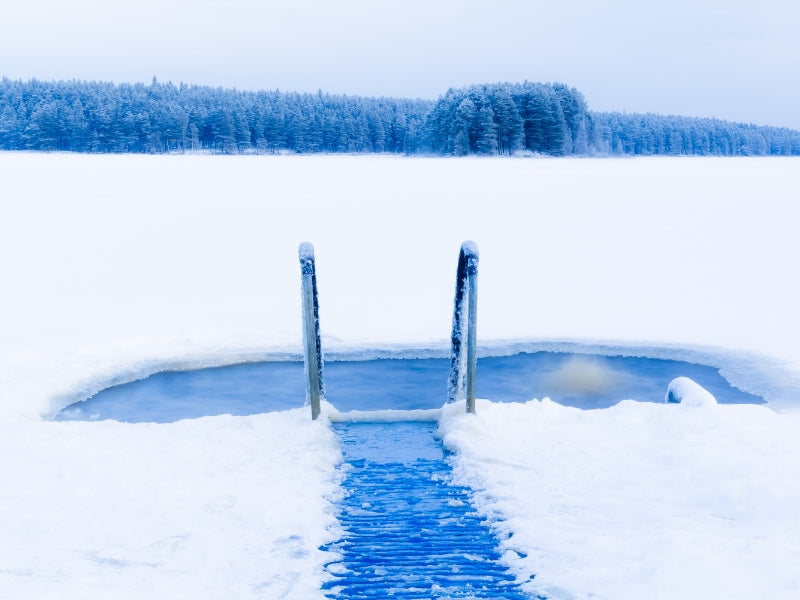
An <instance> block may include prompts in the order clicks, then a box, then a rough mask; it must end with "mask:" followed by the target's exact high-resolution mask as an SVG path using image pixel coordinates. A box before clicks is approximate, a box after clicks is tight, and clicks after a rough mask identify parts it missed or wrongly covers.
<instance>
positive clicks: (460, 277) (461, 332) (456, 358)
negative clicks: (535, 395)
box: [447, 241, 478, 413]
mask: <svg viewBox="0 0 800 600" xmlns="http://www.w3.org/2000/svg"><path fill="white" fill-rule="evenodd" d="M477 324H478V246H477V245H476V244H475V242H470V241H467V242H464V243H463V244H461V250H460V252H459V255H458V269H457V271H456V293H455V299H454V306H453V331H452V335H451V337H450V341H451V354H450V378H449V380H448V382H447V394H448V401H449V402H456V401H458V402H460V401H462V400H464V401H465V402H466V405H467V412H469V413H474V412H475V387H476V371H477Z"/></svg>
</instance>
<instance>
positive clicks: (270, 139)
mask: <svg viewBox="0 0 800 600" xmlns="http://www.w3.org/2000/svg"><path fill="white" fill-rule="evenodd" d="M0 149H3V150H40V151H56V150H58V151H72V152H95V153H120V152H123V153H125V152H131V153H167V152H184V151H206V152H214V153H227V154H236V153H275V152H295V153H316V152H349V153H353V152H356V153H384V152H386V153H397V154H443V155H467V154H485V155H496V154H501V155H511V154H517V153H520V152H532V153H538V154H545V155H554V156H566V155H587V154H593V155H609V154H616V155H717V156H739V155H742V156H764V155H800V132H798V131H795V130H791V129H786V128H776V127H765V126H756V125H750V124H741V123H731V122H727V121H721V120H717V119H700V118H692V117H681V116H662V115H653V114H646V115H643V114H629V113H600V112H592V111H590V110H589V109H588V105H587V102H586V101H585V99H584V98H583V95H582V94H581V93H580V92H579V91H578V90H576V89H574V88H570V87H568V86H566V85H564V84H559V83H553V84H550V83H547V84H544V83H529V82H525V83H517V84H509V83H502V84H484V85H474V86H469V87H465V88H460V89H450V90H448V91H447V92H446V93H445V94H444V95H443V96H441V97H440V98H439V99H438V100H437V101H436V102H433V101H431V100H422V99H406V98H385V97H381V98H370V97H361V96H345V95H332V94H327V93H323V92H321V91H320V92H317V93H315V94H307V93H306V94H300V93H294V92H281V91H278V90H273V91H259V92H249V91H239V90H235V89H223V88H212V87H206V86H190V85H186V84H183V83H181V84H180V85H177V86H176V85H174V84H172V83H159V82H158V81H156V80H155V79H154V80H153V82H152V83H151V84H149V85H146V84H142V83H136V84H127V83H123V84H113V83H104V82H86V81H74V80H73V81H37V80H30V81H18V80H10V79H7V78H3V79H2V81H0Z"/></svg>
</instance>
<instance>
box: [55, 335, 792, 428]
mask: <svg viewBox="0 0 800 600" xmlns="http://www.w3.org/2000/svg"><path fill="white" fill-rule="evenodd" d="M323 345H324V346H325V348H326V352H325V361H326V362H335V361H366V360H375V359H380V358H396V359H402V358H414V359H421V358H422V359H424V358H449V357H450V345H449V342H448V341H445V340H441V341H436V342H432V343H429V344H424V343H407V344H406V343H391V344H385V345H381V344H366V343H365V344H357V343H353V344H344V343H341V342H338V341H336V340H326V339H325V336H323ZM533 352H556V353H559V352H560V353H570V354H586V355H598V356H624V357H637V358H650V359H662V360H679V361H685V362H689V363H694V364H699V365H703V366H708V367H713V368H715V369H719V371H720V374H721V375H722V377H724V378H725V379H726V380H727V381H728V383H729V384H730V385H731V386H733V387H736V388H738V389H739V390H741V391H743V392H747V393H750V394H754V395H758V396H761V397H762V398H763V399H764V401H765V402H766V403H767V406H768V407H769V408H772V409H775V410H783V409H791V408H797V407H798V406H800V401H798V398H800V373H796V372H795V371H794V370H793V369H792V368H791V367H790V366H789V365H788V364H786V363H784V362H782V361H779V360H777V359H775V358H771V357H766V356H763V355H759V354H755V353H749V352H743V351H735V350H727V349H723V348H714V347H708V346H679V345H669V344H661V345H659V344H649V343H642V344H636V343H626V342H613V341H599V340H593V341H579V340H532V339H526V340H494V341H486V342H482V343H480V344H479V346H478V358H488V357H496V356H513V355H515V354H520V353H533ZM302 360H303V356H302V353H301V351H300V350H296V351H295V350H294V349H292V350H287V349H286V347H285V346H284V347H281V348H274V349H270V348H264V349H261V350H254V349H252V346H251V347H250V349H248V350H235V349H219V348H217V349H215V350H214V351H210V352H207V353H203V352H197V351H196V350H195V351H194V352H188V353H187V354H186V355H184V356H183V357H181V358H177V357H173V358H162V359H150V360H138V361H136V360H132V361H131V364H129V365H128V366H126V367H117V368H116V369H115V368H113V367H112V368H110V369H109V368H107V369H106V373H105V374H102V375H98V376H97V377H94V378H92V377H90V378H86V379H83V380H82V381H79V382H75V383H74V384H73V385H68V386H67V388H68V390H67V391H66V392H62V393H60V394H56V395H53V396H52V397H51V398H50V401H49V403H48V404H49V407H48V410H47V411H46V413H45V414H42V417H41V418H43V419H45V420H51V419H53V418H54V417H55V415H56V414H58V412H59V411H61V410H62V409H64V408H65V407H67V406H69V405H71V404H75V403H76V402H81V401H83V400H87V399H88V398H90V397H92V396H94V395H95V394H97V393H99V392H101V391H103V390H104V389H107V388H110V387H113V386H116V385H122V384H125V383H131V382H134V381H138V380H140V379H145V378H146V377H149V376H151V375H154V374H156V373H161V372H165V371H193V370H198V369H206V368H214V367H227V366H233V365H238V364H247V363H255V362H275V361H302ZM108 371H111V374H110V375H109V374H108Z"/></svg>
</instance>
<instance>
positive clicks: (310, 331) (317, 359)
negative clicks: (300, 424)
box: [298, 242, 325, 419]
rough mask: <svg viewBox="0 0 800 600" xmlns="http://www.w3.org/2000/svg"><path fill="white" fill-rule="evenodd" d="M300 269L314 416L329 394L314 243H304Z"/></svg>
mask: <svg viewBox="0 0 800 600" xmlns="http://www.w3.org/2000/svg"><path fill="white" fill-rule="evenodd" d="M298 253H299V255H300V272H301V273H302V277H303V286H302V298H303V349H304V352H303V366H304V372H305V376H306V402H307V403H308V404H310V405H311V418H312V419H316V418H317V417H318V416H319V412H320V398H324V397H325V387H324V384H323V380H322V346H321V344H320V338H319V300H318V298H317V271H316V266H315V263H316V261H315V260H314V246H312V245H311V244H310V243H308V242H303V243H302V244H300V248H299V251H298Z"/></svg>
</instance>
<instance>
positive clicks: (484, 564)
mask: <svg viewBox="0 0 800 600" xmlns="http://www.w3.org/2000/svg"><path fill="white" fill-rule="evenodd" d="M334 427H335V429H336V431H337V433H338V435H339V438H340V441H341V445H342V450H343V453H344V456H345V465H346V467H345V468H346V469H347V476H346V479H345V481H344V484H343V485H344V487H345V489H346V492H347V496H346V497H345V499H344V500H343V501H342V504H341V507H340V510H341V512H340V515H339V521H340V522H341V524H342V527H343V528H344V529H345V531H346V533H345V536H344V538H343V539H342V540H340V541H339V542H337V543H335V544H331V545H330V546H326V547H325V548H323V549H325V550H331V551H335V552H339V553H340V554H341V557H342V558H341V561H339V562H335V563H332V564H329V565H328V572H329V573H330V574H331V575H332V576H333V578H332V579H331V580H330V581H328V582H326V583H325V584H324V587H323V589H325V590H326V591H327V593H328V594H329V596H330V597H331V598H348V599H361V598H387V597H393V598H398V599H404V598H505V599H508V600H517V599H519V600H523V599H528V600H529V599H530V596H528V595H526V594H525V593H523V592H522V591H521V590H520V589H519V587H518V586H517V585H516V584H515V581H514V576H513V575H511V574H510V573H509V572H508V571H507V569H506V568H505V567H504V566H503V565H501V564H500V563H499V559H500V555H499V553H498V551H497V546H498V540H497V538H495V537H494V535H493V534H492V533H491V532H490V530H489V529H488V527H487V526H486V525H485V524H484V523H483V522H482V520H481V518H480V517H479V516H478V514H477V513H476V512H475V510H474V508H473V507H472V506H471V504H470V500H469V493H468V491H467V489H465V488H463V487H457V486H453V485H450V484H449V478H450V466H449V465H448V463H447V461H446V460H445V456H444V450H443V448H442V445H441V443H440V442H439V441H438V440H436V439H435V438H434V436H433V429H434V428H435V424H434V423H402V422H401V423H349V424H340V425H335V426H334Z"/></svg>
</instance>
